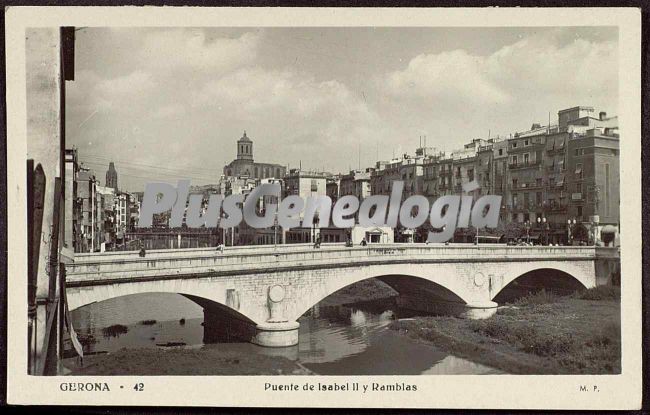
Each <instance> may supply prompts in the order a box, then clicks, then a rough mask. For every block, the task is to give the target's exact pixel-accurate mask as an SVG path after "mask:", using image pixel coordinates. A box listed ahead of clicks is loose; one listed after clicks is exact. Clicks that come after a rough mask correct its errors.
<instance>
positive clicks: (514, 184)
mask: <svg viewBox="0 0 650 415" xmlns="http://www.w3.org/2000/svg"><path fill="white" fill-rule="evenodd" d="M512 188H513V189H516V188H517V179H512Z"/></svg>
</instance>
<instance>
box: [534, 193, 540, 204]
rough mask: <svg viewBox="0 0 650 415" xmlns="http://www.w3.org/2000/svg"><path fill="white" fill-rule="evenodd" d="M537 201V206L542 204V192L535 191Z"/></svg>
mask: <svg viewBox="0 0 650 415" xmlns="http://www.w3.org/2000/svg"><path fill="white" fill-rule="evenodd" d="M535 203H537V206H541V205H542V192H537V193H535Z"/></svg>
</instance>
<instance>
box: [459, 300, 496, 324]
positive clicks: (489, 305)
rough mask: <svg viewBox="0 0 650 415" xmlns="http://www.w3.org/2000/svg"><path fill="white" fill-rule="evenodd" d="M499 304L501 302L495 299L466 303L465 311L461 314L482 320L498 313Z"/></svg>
mask: <svg viewBox="0 0 650 415" xmlns="http://www.w3.org/2000/svg"><path fill="white" fill-rule="evenodd" d="M498 306H499V304H497V303H495V302H494V301H483V302H473V303H467V304H465V311H464V312H463V313H462V314H461V317H464V318H469V319H472V320H481V319H484V318H488V317H492V316H493V315H495V314H496V313H497V307H498Z"/></svg>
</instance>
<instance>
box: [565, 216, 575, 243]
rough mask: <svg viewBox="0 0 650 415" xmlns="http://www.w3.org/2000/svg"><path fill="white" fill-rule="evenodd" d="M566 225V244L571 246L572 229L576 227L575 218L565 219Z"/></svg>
mask: <svg viewBox="0 0 650 415" xmlns="http://www.w3.org/2000/svg"><path fill="white" fill-rule="evenodd" d="M566 224H567V227H566V229H567V243H568V244H569V245H573V228H574V227H575V225H576V219H575V218H573V219H567V221H566Z"/></svg>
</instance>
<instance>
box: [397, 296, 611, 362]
mask: <svg viewBox="0 0 650 415" xmlns="http://www.w3.org/2000/svg"><path fill="white" fill-rule="evenodd" d="M390 328H391V329H393V330H396V331H398V332H400V333H402V334H404V335H407V336H410V337H411V338H414V339H417V340H419V341H423V342H426V343H430V344H432V345H435V347H437V348H440V349H442V350H445V351H447V352H449V353H453V354H454V355H455V356H459V357H463V358H466V359H469V360H471V361H474V362H477V363H481V364H484V365H487V366H490V367H493V368H496V369H499V370H502V371H504V372H507V373H513V374H618V373H621V335H620V330H621V318H620V290H618V289H617V288H615V287H598V288H596V289H593V290H585V291H582V292H579V293H576V294H574V295H571V296H562V297H560V296H557V295H553V294H551V293H548V292H545V291H542V292H539V293H537V294H533V295H529V296H527V297H524V298H522V299H520V300H518V301H516V302H515V303H513V304H508V305H506V306H504V307H500V308H499V310H498V311H497V313H496V315H494V316H492V317H490V318H488V319H485V320H467V319H460V318H455V317H417V318H413V319H404V320H399V321H395V322H393V323H392V324H391V326H390Z"/></svg>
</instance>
